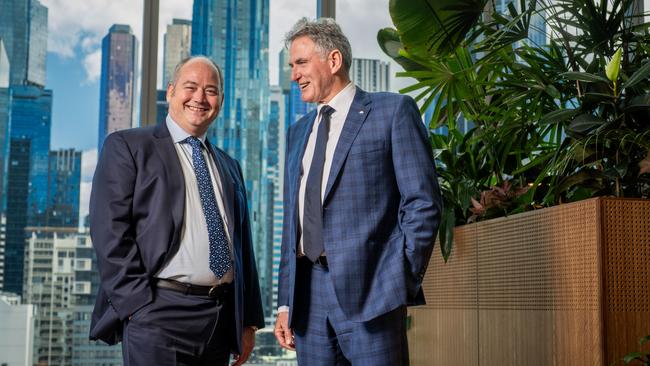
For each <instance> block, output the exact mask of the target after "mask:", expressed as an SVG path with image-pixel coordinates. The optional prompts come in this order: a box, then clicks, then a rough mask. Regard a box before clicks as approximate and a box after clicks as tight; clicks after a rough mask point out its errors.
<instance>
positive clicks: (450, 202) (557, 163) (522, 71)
mask: <svg viewBox="0 0 650 366" xmlns="http://www.w3.org/2000/svg"><path fill="white" fill-rule="evenodd" d="M632 5H633V0H555V1H551V0H515V1H513V2H512V3H510V4H509V5H508V7H507V9H504V10H503V11H502V12H501V13H496V11H495V8H494V3H493V2H492V1H470V0H463V1H438V0H437V1H433V0H391V1H390V13H391V17H392V19H393V23H394V25H395V26H396V29H390V28H386V29H382V30H381V31H380V32H379V34H378V37H377V38H378V42H379V43H380V45H381V47H382V49H383V50H384V52H386V53H387V54H388V55H389V56H391V57H392V58H394V59H395V60H396V61H397V62H399V63H400V65H402V67H403V68H404V71H403V72H398V73H397V75H398V76H401V77H409V78H413V79H415V83H414V84H413V85H411V86H409V87H407V88H404V89H402V90H401V92H403V93H414V95H415V97H416V100H417V101H418V102H420V105H421V106H422V107H421V109H422V112H423V113H424V112H425V111H427V110H429V113H428V114H427V115H430V116H431V117H430V119H429V121H428V123H429V126H430V129H431V130H432V138H431V145H432V148H433V149H434V152H435V155H436V159H437V163H438V164H437V169H438V174H439V179H440V183H441V187H442V192H443V199H444V204H445V209H444V213H443V214H444V218H443V222H442V226H441V230H440V240H441V242H442V243H443V245H442V246H441V250H442V254H443V256H444V257H445V259H446V258H447V257H448V256H449V253H450V252H451V248H452V245H451V243H452V242H453V226H455V225H460V224H464V223H467V222H471V221H472V220H478V219H485V218H489V217H495V216H502V215H508V214H512V213H516V212H521V211H525V210H530V209H534V208H539V207H545V206H551V205H556V204H560V203H564V202H571V201H576V200H580V199H585V198H590V197H594V196H603V195H614V196H620V197H644V198H648V197H650V80H649V78H650V34H649V31H648V30H649V29H650V24H648V23H642V21H643V18H642V17H639V16H638V15H635V14H633V12H631V11H630V9H631V6H632ZM540 16H541V17H543V18H544V19H545V20H544V22H545V26H546V27H545V28H546V31H547V39H548V40H549V41H548V42H547V44H534V43H533V42H532V40H531V39H530V38H529V35H530V34H531V32H532V31H534V30H535V29H536V27H537V25H536V24H539V22H538V19H540V18H539V17H540ZM459 121H470V125H471V126H472V128H470V129H469V131H465V130H464V129H463V128H461V123H459ZM440 129H443V130H444V131H443V132H444V133H440Z"/></svg>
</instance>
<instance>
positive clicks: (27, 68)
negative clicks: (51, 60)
mask: <svg viewBox="0 0 650 366" xmlns="http://www.w3.org/2000/svg"><path fill="white" fill-rule="evenodd" d="M0 9H1V11H0V38H2V40H3V42H4V44H5V47H6V51H7V55H8V58H9V62H10V63H11V80H10V83H11V84H12V85H26V84H30V85H39V86H44V85H45V61H46V56H47V8H46V7H45V6H43V5H42V4H41V3H40V2H39V1H38V0H0Z"/></svg>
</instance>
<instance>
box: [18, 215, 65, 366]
mask: <svg viewBox="0 0 650 366" xmlns="http://www.w3.org/2000/svg"><path fill="white" fill-rule="evenodd" d="M26 231H27V232H28V235H29V239H28V240H27V243H26V244H25V283H26V284H28V286H25V287H24V292H23V300H24V302H25V303H27V304H34V305H36V309H37V312H36V326H35V328H36V332H35V334H36V336H35V339H34V349H35V357H34V358H35V363H37V364H39V365H51V366H69V365H71V364H72V320H73V316H72V315H73V308H72V305H73V295H72V294H73V293H74V291H75V287H74V286H75V277H74V275H75V271H74V268H75V265H76V263H75V250H76V247H77V237H76V235H75V234H76V231H77V228H74V229H72V228H68V229H65V228H55V229H53V228H34V227H28V228H26Z"/></svg>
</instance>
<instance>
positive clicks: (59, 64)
mask: <svg viewBox="0 0 650 366" xmlns="http://www.w3.org/2000/svg"><path fill="white" fill-rule="evenodd" d="M46 84H47V85H46V87H47V88H48V89H52V90H53V91H54V103H53V106H52V140H51V143H52V149H61V148H75V149H77V150H91V149H94V148H95V147H96V146H97V128H98V127H97V123H98V119H99V115H98V113H99V82H98V81H92V82H90V81H87V80H86V72H85V71H84V68H83V65H82V63H81V62H80V60H79V59H78V58H64V57H62V56H60V55H58V54H56V53H53V52H48V54H47V82H46Z"/></svg>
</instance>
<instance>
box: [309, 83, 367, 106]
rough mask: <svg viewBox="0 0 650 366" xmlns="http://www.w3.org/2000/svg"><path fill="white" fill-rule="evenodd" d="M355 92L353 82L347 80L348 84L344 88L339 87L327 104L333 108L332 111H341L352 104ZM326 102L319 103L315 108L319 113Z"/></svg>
mask: <svg viewBox="0 0 650 366" xmlns="http://www.w3.org/2000/svg"><path fill="white" fill-rule="evenodd" d="M356 92H357V88H356V87H355V86H354V83H353V82H351V81H350V82H349V83H348V85H346V86H345V88H343V89H341V91H340V92H338V94H336V95H335V96H334V98H332V100H330V101H329V103H327V105H328V106H330V107H332V108H334V111H335V112H334V113H337V112H343V111H347V110H348V109H350V106H351V105H352V101H353V100H354V95H355V94H356ZM325 105H326V104H319V105H318V106H317V107H316V108H317V109H318V113H319V114H320V110H321V109H322V108H323V107H324V106H325Z"/></svg>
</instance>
